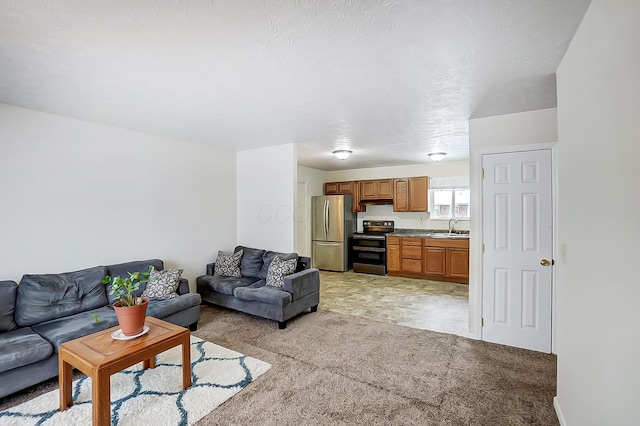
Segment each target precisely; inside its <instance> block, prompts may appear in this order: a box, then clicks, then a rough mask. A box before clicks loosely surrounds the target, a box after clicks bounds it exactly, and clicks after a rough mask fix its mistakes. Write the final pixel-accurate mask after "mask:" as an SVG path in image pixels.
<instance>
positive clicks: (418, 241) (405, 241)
mask: <svg viewBox="0 0 640 426" xmlns="http://www.w3.org/2000/svg"><path fill="white" fill-rule="evenodd" d="M402 245H403V246H421V245H422V238H418V237H402Z"/></svg>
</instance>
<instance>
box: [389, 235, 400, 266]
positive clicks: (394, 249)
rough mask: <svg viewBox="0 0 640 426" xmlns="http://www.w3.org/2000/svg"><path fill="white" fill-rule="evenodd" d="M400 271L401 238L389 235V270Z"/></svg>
mask: <svg viewBox="0 0 640 426" xmlns="http://www.w3.org/2000/svg"><path fill="white" fill-rule="evenodd" d="M399 271H400V238H399V237H387V272H399Z"/></svg>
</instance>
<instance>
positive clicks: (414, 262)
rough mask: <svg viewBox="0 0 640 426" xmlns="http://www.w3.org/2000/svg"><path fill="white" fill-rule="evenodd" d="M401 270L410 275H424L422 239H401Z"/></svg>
mask: <svg viewBox="0 0 640 426" xmlns="http://www.w3.org/2000/svg"><path fill="white" fill-rule="evenodd" d="M400 258H401V259H402V263H401V270H402V272H405V273H409V274H417V275H421V274H422V238H416V237H402V238H400Z"/></svg>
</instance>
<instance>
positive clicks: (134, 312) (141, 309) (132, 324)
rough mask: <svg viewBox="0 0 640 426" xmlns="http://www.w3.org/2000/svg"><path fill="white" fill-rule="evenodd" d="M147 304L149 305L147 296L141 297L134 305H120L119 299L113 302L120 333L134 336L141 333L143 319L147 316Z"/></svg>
mask: <svg viewBox="0 0 640 426" xmlns="http://www.w3.org/2000/svg"><path fill="white" fill-rule="evenodd" d="M147 305H149V298H148V297H143V298H142V303H141V304H139V305H135V306H120V302H119V301H118V302H116V303H114V304H113V309H114V310H115V311H116V316H117V317H118V323H119V324H120V328H121V329H122V334H124V335H125V336H135V335H136V334H140V333H142V329H143V328H144V320H145V318H146V317H147Z"/></svg>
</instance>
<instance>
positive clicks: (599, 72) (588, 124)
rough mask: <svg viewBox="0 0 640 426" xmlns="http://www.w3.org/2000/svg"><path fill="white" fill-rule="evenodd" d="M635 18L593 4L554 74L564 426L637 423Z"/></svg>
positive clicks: (615, 2)
mask: <svg viewBox="0 0 640 426" xmlns="http://www.w3.org/2000/svg"><path fill="white" fill-rule="evenodd" d="M638 16H640V2H638V1H632V0H607V1H604V0H594V1H593V2H592V3H591V6H590V7H589V10H588V11H587V13H586V15H585V17H584V20H583V22H582V24H581V25H580V27H579V29H578V31H577V33H576V35H575V37H574V39H573V41H572V42H571V45H570V47H569V49H568V51H567V53H566V55H565V57H564V59H563V61H562V63H561V65H560V67H559V68H558V71H557V76H558V131H559V144H558V156H559V159H558V170H559V197H560V203H559V204H560V205H559V220H560V235H559V241H560V262H559V264H557V267H558V268H559V272H560V276H561V282H560V285H559V286H558V293H557V294H558V325H557V330H558V389H557V398H556V401H555V403H556V409H557V411H558V414H559V418H560V420H561V423H562V424H563V425H567V426H583V425H586V426H589V425H605V424H606V425H618V426H625V425H638V424H640V405H639V404H638V379H639V378H640V363H639V361H638V360H640V338H639V336H640V335H639V332H638V327H639V326H640V313H639V312H640V308H639V303H640V285H638V272H637V270H636V268H635V266H636V265H637V264H638V257H639V256H638V255H639V254H640V249H639V248H638V241H640V221H639V220H638V217H637V212H638V206H639V203H638V199H637V198H638V197H637V194H638V183H639V182H640V179H639V178H638V171H637V170H638V161H639V159H640V144H639V141H640V127H639V126H638V118H639V117H640V107H639V105H640V104H639V101H638V100H639V99H640V83H639V79H638V76H640V55H638V43H639V41H640V26H638V22H637V18H638ZM603 218H607V219H613V218H616V220H615V226H612V227H610V228H602V227H600V226H599V225H598V224H599V223H601V221H602V219H603ZM612 223H613V222H612Z"/></svg>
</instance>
